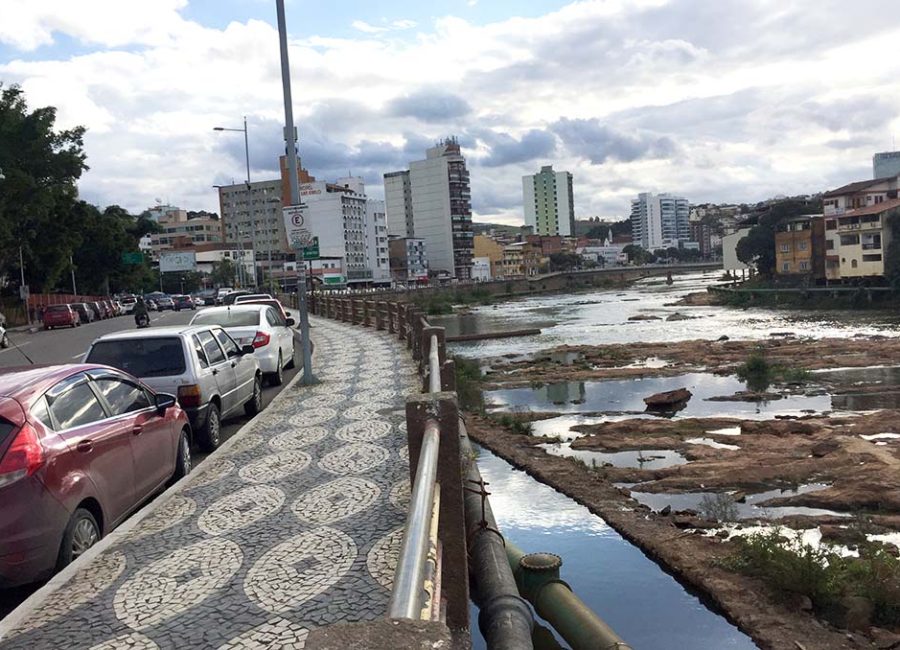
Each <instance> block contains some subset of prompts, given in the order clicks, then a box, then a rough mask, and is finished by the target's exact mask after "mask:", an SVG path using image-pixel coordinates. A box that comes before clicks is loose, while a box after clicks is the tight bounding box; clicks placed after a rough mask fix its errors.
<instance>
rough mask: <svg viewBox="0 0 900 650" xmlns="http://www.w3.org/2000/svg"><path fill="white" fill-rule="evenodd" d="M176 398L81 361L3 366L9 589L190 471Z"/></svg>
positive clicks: (3, 505)
mask: <svg viewBox="0 0 900 650" xmlns="http://www.w3.org/2000/svg"><path fill="white" fill-rule="evenodd" d="M190 435H191V429H190V425H189V424H188V419H187V415H185V413H184V411H182V410H181V409H180V408H179V407H178V405H177V404H176V400H175V397H174V396H172V395H166V394H165V393H159V394H157V393H154V392H153V391H152V390H150V389H149V388H147V387H146V386H145V385H143V384H142V383H141V382H140V381H139V380H137V379H135V378H134V377H132V376H131V375H128V374H126V373H123V372H121V371H119V370H114V369H112V368H108V367H106V366H98V365H95V364H80V365H67V366H43V367H28V368H4V369H2V370H0V587H11V586H15V585H19V584H24V583H28V582H33V581H36V580H40V579H42V578H46V577H48V576H49V575H50V574H52V573H53V572H54V571H55V570H58V569H60V568H62V567H64V566H65V565H67V564H68V563H69V562H71V561H72V560H74V559H76V558H77V557H78V556H80V555H81V554H82V553H84V552H85V551H86V550H87V549H88V548H90V547H91V546H92V545H93V544H94V543H96V542H97V540H99V539H100V538H101V537H103V536H104V535H105V534H107V533H109V532H110V531H111V530H112V529H113V528H115V527H116V526H118V525H119V523H121V522H122V520H124V519H125V517H127V516H128V515H129V514H130V513H131V512H133V511H134V510H135V509H136V508H137V507H138V506H139V505H140V504H141V503H142V502H143V501H145V500H146V499H147V498H148V497H150V496H152V495H153V494H154V493H155V492H157V491H158V490H159V489H160V488H162V487H163V486H165V485H166V483H167V482H168V481H170V480H171V479H173V478H174V479H178V478H180V477H182V476H184V475H185V474H187V473H188V472H190V469H191V452H190V443H191V440H190Z"/></svg>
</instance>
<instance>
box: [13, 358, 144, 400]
mask: <svg viewBox="0 0 900 650" xmlns="http://www.w3.org/2000/svg"><path fill="white" fill-rule="evenodd" d="M97 368H101V369H104V370H108V369H109V368H108V366H103V365H100V364H96V363H67V364H59V365H37V366H14V367H10V368H0V395H2V396H5V397H13V398H16V399H18V400H19V401H28V400H29V399H30V398H31V396H32V395H34V394H40V393H43V392H44V391H46V390H47V389H48V388H50V387H51V386H53V385H54V384H56V383H57V382H59V381H61V380H63V379H65V378H66V377H71V376H72V375H75V374H78V373H79V372H84V371H85V370H94V369H97ZM117 372H121V371H117ZM126 374H127V373H126Z"/></svg>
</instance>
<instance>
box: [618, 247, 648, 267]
mask: <svg viewBox="0 0 900 650" xmlns="http://www.w3.org/2000/svg"><path fill="white" fill-rule="evenodd" d="M622 252H623V253H625V255H627V256H628V261H629V262H630V263H632V264H636V265H641V264H653V263H654V262H655V261H656V254H655V253H651V252H650V251H647V250H644V249H643V248H641V247H640V246H638V245H637V244H628V246H626V247H625V248H623V249H622Z"/></svg>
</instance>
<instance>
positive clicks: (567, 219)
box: [522, 165, 575, 237]
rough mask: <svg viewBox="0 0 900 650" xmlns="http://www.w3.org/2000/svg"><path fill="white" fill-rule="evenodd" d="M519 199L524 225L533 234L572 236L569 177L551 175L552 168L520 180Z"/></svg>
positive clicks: (573, 219)
mask: <svg viewBox="0 0 900 650" xmlns="http://www.w3.org/2000/svg"><path fill="white" fill-rule="evenodd" d="M522 196H523V200H524V207H525V225H526V226H531V227H532V228H533V232H534V234H536V235H544V236H547V235H562V236H564V237H571V236H572V235H574V234H575V204H574V197H573V194H572V174H570V173H569V172H555V171H553V166H552V165H548V166H545V167H541V171H539V172H538V173H537V174H533V175H531V176H523V177H522Z"/></svg>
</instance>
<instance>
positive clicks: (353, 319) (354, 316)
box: [350, 298, 359, 325]
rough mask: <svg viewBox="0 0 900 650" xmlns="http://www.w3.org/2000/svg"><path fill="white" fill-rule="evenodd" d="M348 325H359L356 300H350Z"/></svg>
mask: <svg viewBox="0 0 900 650" xmlns="http://www.w3.org/2000/svg"><path fill="white" fill-rule="evenodd" d="M350 323H351V324H353V325H358V324H359V300H357V299H356V298H351V299H350Z"/></svg>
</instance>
